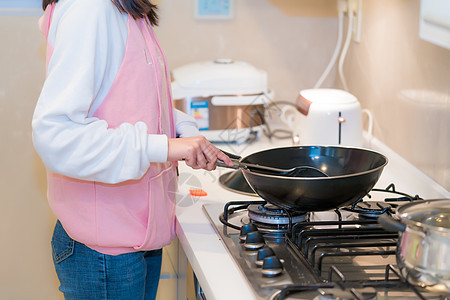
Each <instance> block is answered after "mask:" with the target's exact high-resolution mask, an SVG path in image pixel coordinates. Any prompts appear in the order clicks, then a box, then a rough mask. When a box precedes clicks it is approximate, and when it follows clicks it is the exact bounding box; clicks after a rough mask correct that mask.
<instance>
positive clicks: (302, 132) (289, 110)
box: [281, 89, 372, 147]
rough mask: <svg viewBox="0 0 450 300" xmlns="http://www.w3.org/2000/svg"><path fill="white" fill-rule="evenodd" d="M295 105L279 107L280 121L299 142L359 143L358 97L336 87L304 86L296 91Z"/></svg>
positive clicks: (360, 123)
mask: <svg viewBox="0 0 450 300" xmlns="http://www.w3.org/2000/svg"><path fill="white" fill-rule="evenodd" d="M295 107H296V108H293V107H290V106H286V107H283V109H282V112H281V120H282V121H283V122H284V123H286V124H288V125H289V126H290V127H291V129H292V131H293V136H294V141H296V143H297V144H302V145H343V146H353V147H361V146H362V114H363V113H366V114H367V115H368V117H369V129H368V132H369V134H371V131H372V116H371V113H370V111H368V110H367V109H363V110H362V109H361V105H360V103H359V101H358V99H357V98H356V97H355V96H354V95H352V94H350V93H348V92H346V91H344V90H339V89H306V90H302V91H300V92H299V94H298V96H297V99H296V103H295Z"/></svg>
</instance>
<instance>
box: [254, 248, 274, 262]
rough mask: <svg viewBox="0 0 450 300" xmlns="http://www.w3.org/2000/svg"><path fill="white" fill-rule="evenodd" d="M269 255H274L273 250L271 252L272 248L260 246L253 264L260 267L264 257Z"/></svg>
mask: <svg viewBox="0 0 450 300" xmlns="http://www.w3.org/2000/svg"><path fill="white" fill-rule="evenodd" d="M269 256H275V252H273V250H272V248H270V247H268V246H264V248H262V249H260V250H259V251H258V255H257V256H256V261H255V264H256V265H257V266H258V267H262V265H263V263H264V258H266V257H269Z"/></svg>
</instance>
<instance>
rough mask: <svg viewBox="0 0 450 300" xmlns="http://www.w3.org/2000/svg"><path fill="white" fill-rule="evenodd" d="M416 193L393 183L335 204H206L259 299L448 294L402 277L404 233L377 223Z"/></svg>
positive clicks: (208, 211)
mask: <svg viewBox="0 0 450 300" xmlns="http://www.w3.org/2000/svg"><path fill="white" fill-rule="evenodd" d="M380 199H381V200H380ZM418 199H420V197H419V196H417V195H416V196H409V195H407V194H404V193H401V192H397V191H396V190H395V186H394V185H393V184H391V185H389V186H388V187H387V188H386V189H382V190H379V189H374V190H372V191H371V192H370V193H369V195H368V196H366V197H364V198H363V199H361V200H360V201H358V202H357V203H355V204H353V205H352V206H349V207H344V208H340V209H336V210H335V211H325V212H298V211H288V210H285V209H282V208H279V207H276V206H274V205H272V204H269V203H267V202H265V201H262V200H261V201H259V200H255V201H253V200H251V201H231V202H228V203H227V204H225V206H224V205H222V204H204V205H203V210H204V212H205V214H206V215H207V217H208V219H209V221H210V222H211V224H212V225H213V227H214V229H215V231H216V232H217V234H218V235H219V236H220V238H221V240H222V242H223V243H224V245H225V247H226V249H227V250H228V252H229V253H230V255H231V256H232V257H233V259H234V261H235V262H236V264H237V265H238V267H239V269H240V271H241V272H242V273H243V274H244V277H245V278H246V279H247V281H248V283H249V285H250V286H251V287H252V289H253V291H254V294H255V295H256V298H257V299H271V300H272V299H273V300H281V299H445V298H443V297H442V296H439V295H433V294H430V293H429V292H427V291H425V290H421V289H419V288H417V287H414V286H411V285H409V284H408V283H407V282H406V281H405V279H404V278H402V276H401V274H400V272H399V271H398V269H397V266H396V258H395V251H396V245H397V240H398V234H397V233H392V232H387V231H385V230H384V229H383V228H382V227H381V226H380V225H379V224H378V223H377V217H378V216H379V215H380V214H383V213H392V212H394V210H395V208H396V207H397V206H398V205H400V204H402V203H405V202H407V201H414V200H418Z"/></svg>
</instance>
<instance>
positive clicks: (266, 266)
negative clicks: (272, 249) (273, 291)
mask: <svg viewBox="0 0 450 300" xmlns="http://www.w3.org/2000/svg"><path fill="white" fill-rule="evenodd" d="M281 272H283V264H282V263H281V261H280V260H279V259H278V257H276V256H269V257H266V258H264V262H263V266H262V273H263V276H264V277H275V276H278V275H280V274H281Z"/></svg>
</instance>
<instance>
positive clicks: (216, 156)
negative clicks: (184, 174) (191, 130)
mask: <svg viewBox="0 0 450 300" xmlns="http://www.w3.org/2000/svg"><path fill="white" fill-rule="evenodd" d="M167 160H168V161H178V160H184V161H185V162H186V164H187V165H188V166H190V167H191V168H193V169H205V170H208V171H211V170H214V169H215V168H216V161H217V160H221V161H223V162H224V163H226V164H227V165H229V166H232V165H233V163H232V162H231V160H230V158H229V157H228V156H226V155H225V154H224V153H223V152H222V151H220V150H219V149H217V148H216V147H215V146H214V145H213V144H211V143H210V142H208V140H207V139H206V138H205V137H204V136H202V135H199V136H193V137H188V138H176V139H169V152H168V155H167Z"/></svg>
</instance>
